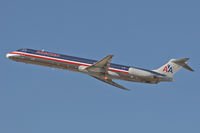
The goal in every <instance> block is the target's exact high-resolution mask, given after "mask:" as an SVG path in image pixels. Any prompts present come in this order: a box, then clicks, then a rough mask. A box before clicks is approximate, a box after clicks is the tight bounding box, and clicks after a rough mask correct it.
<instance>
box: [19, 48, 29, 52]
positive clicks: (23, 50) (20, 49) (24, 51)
mask: <svg viewBox="0 0 200 133" xmlns="http://www.w3.org/2000/svg"><path fill="white" fill-rule="evenodd" d="M17 51H22V52H23V51H24V52H25V51H27V49H19V50H17Z"/></svg>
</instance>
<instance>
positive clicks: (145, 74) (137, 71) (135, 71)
mask: <svg viewBox="0 0 200 133" xmlns="http://www.w3.org/2000/svg"><path fill="white" fill-rule="evenodd" d="M129 73H130V74H131V75H135V76H140V77H149V76H152V74H151V73H150V72H148V71H144V70H140V69H137V68H129Z"/></svg>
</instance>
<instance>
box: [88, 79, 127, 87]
mask: <svg viewBox="0 0 200 133" xmlns="http://www.w3.org/2000/svg"><path fill="white" fill-rule="evenodd" d="M92 77H94V78H96V79H98V80H100V81H102V82H105V83H107V84H110V85H113V86H115V87H118V88H121V89H123V90H129V89H127V88H125V87H123V86H121V85H119V84H117V83H115V82H114V81H112V79H103V78H99V77H95V76H92Z"/></svg>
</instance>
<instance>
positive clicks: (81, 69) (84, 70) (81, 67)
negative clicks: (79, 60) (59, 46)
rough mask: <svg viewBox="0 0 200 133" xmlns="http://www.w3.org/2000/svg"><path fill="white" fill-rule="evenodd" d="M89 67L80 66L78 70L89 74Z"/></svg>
mask: <svg viewBox="0 0 200 133" xmlns="http://www.w3.org/2000/svg"><path fill="white" fill-rule="evenodd" d="M87 67H88V66H79V67H78V70H79V71H81V72H88V71H87V70H86V68H87Z"/></svg>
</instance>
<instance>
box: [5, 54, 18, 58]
mask: <svg viewBox="0 0 200 133" xmlns="http://www.w3.org/2000/svg"><path fill="white" fill-rule="evenodd" d="M16 56H17V55H16V54H12V53H7V54H6V57H7V58H8V59H11V58H12V57H16Z"/></svg>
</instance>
